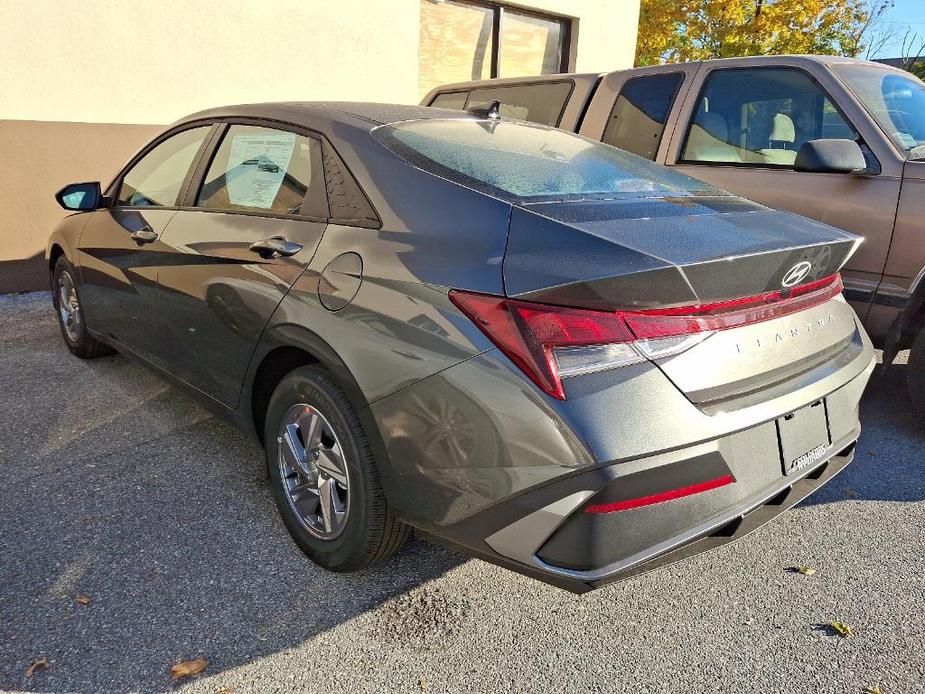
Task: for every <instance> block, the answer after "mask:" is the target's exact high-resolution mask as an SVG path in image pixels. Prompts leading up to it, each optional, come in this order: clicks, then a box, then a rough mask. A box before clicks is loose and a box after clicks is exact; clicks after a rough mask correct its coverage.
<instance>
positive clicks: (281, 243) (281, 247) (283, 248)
mask: <svg viewBox="0 0 925 694" xmlns="http://www.w3.org/2000/svg"><path fill="white" fill-rule="evenodd" d="M249 250H250V251H251V252H252V253H256V254H257V255H259V256H260V257H261V258H263V259H264V260H271V259H272V258H279V257H281V256H290V255H295V254H296V253H298V252H299V251H301V250H302V244H301V243H296V242H295V241H287V240H286V239H284V238H283V237H282V236H271V237H270V238H268V239H263V240H262V241H257V242H255V243H252V244H251V245H250V248H249Z"/></svg>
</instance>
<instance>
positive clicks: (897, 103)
mask: <svg viewBox="0 0 925 694" xmlns="http://www.w3.org/2000/svg"><path fill="white" fill-rule="evenodd" d="M832 70H834V71H835V73H836V74H838V76H839V77H841V78H842V80H844V82H845V83H846V84H847V85H848V88H849V89H850V90H851V91H852V92H854V94H855V95H856V96H857V97H858V99H860V100H861V103H863V104H864V107H865V108H866V109H867V111H868V112H869V113H870V115H871V116H872V117H873V119H874V120H875V121H877V124H878V125H879V126H880V127H881V128H883V131H884V132H885V133H886V134H887V135H889V137H890V139H891V140H892V141H893V142H894V144H895V145H896V146H897V147H898V148H899V149H900V150H901V151H902V152H904V153H905V154H906V156H907V157H908V158H910V159H925V83H923V82H922V80H920V79H918V78H917V77H913V76H912V75H909V74H905V73H899V72H894V71H893V70H886V69H884V68H879V67H873V66H871V65H867V64H864V63H837V64H833V65H832Z"/></svg>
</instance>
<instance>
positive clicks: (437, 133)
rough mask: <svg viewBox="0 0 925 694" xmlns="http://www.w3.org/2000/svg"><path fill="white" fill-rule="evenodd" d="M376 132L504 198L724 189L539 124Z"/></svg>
mask: <svg viewBox="0 0 925 694" xmlns="http://www.w3.org/2000/svg"><path fill="white" fill-rule="evenodd" d="M373 132H374V133H375V136H376V137H377V138H378V139H379V140H380V141H381V142H383V144H385V145H386V146H387V147H389V148H391V149H392V150H393V151H395V152H396V153H397V154H398V155H399V156H401V157H403V158H404V159H405V160H407V161H408V162H410V163H411V164H413V165H415V166H417V167H418V168H421V169H423V170H425V171H429V172H431V173H434V174H437V175H439V176H442V177H444V178H447V179H449V180H451V181H455V182H458V183H461V184H463V185H466V186H469V187H471V188H474V189H476V190H481V191H484V192H487V193H489V194H492V195H496V196H498V197H500V198H502V199H513V200H524V199H527V200H529V199H541V198H542V199H555V200H560V199H574V198H576V197H578V198H580V197H593V198H613V197H620V196H638V195H640V194H654V195H664V194H670V193H677V192H693V191H698V192H699V191H711V192H713V193H716V192H717V191H715V189H713V188H712V187H711V186H709V185H708V184H706V183H703V182H701V181H695V180H694V179H692V178H689V177H688V176H684V175H682V174H679V173H676V172H674V171H670V170H669V169H667V168H666V167H663V166H658V165H657V164H654V163H652V162H649V161H646V160H645V159H643V158H641V157H637V156H635V155H633V154H630V153H628V152H624V151H622V150H619V149H616V148H614V147H611V146H609V145H605V144H602V143H600V142H596V141H594V140H589V139H587V138H584V137H580V136H579V135H575V134H574V133H569V132H565V131H564V130H556V129H554V128H550V127H546V126H542V125H537V124H534V123H523V122H518V121H509V122H505V121H503V120H502V121H488V120H476V119H462V118H460V119H442V118H441V119H433V120H416V121H403V122H401V123H395V124H393V125H388V126H380V127H379V128H376V129H375V130H374V131H373Z"/></svg>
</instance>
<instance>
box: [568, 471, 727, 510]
mask: <svg viewBox="0 0 925 694" xmlns="http://www.w3.org/2000/svg"><path fill="white" fill-rule="evenodd" d="M733 482H735V478H734V477H733V476H732V475H723V476H722V477H717V478H716V479H712V480H707V481H706V482H698V483H697V484H692V485H690V486H689V487H681V488H680V489H669V490H668V491H667V492H659V493H657V494H650V495H649V496H640V497H639V498H636V499H625V500H623V501H614V502H612V503H609V504H594V505H592V506H588V507H587V508H585V513H614V512H615V511H626V510H628V509H631V508H639V507H640V506H651V505H652V504H660V503H662V502H663V501H671V500H672V499H681V498H683V497H685V496H691V495H692V494H700V493H701V492H708V491H710V490H711V489H716V488H717V487H725V486H726V485H727V484H732V483H733Z"/></svg>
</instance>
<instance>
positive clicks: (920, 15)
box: [872, 0, 925, 58]
mask: <svg viewBox="0 0 925 694" xmlns="http://www.w3.org/2000/svg"><path fill="white" fill-rule="evenodd" d="M888 21H891V22H896V23H897V24H899V25H901V27H902V28H901V29H900V31H899V36H898V37H897V38H896V40H895V41H893V42H891V43H889V44H887V45H886V46H884V47H883V50H881V51H879V52H878V53H877V54H876V55H874V56H872V57H874V58H899V57H900V55H899V52H900V48H901V43H902V35H903V34H904V33H905V31H906V26H909V27H910V28H911V29H912V31H915V32H917V33H918V34H919V35H920V36H921V37H922V38H923V39H925V0H896V4H895V6H894V7H893V9H892V10H890V13H889V17H888Z"/></svg>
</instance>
